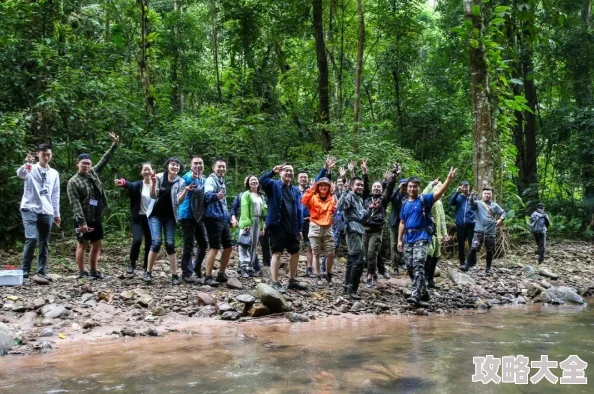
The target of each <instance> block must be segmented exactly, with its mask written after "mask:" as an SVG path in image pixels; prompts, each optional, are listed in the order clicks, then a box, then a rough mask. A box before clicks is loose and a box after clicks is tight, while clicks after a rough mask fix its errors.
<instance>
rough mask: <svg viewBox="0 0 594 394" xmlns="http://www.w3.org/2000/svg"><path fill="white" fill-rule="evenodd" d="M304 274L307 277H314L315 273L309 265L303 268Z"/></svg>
mask: <svg viewBox="0 0 594 394" xmlns="http://www.w3.org/2000/svg"><path fill="white" fill-rule="evenodd" d="M305 276H307V277H308V278H315V277H316V275H315V274H314V273H313V269H312V268H311V267H307V268H306V269H305Z"/></svg>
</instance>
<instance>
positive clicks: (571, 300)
mask: <svg viewBox="0 0 594 394" xmlns="http://www.w3.org/2000/svg"><path fill="white" fill-rule="evenodd" d="M546 292H547V295H548V296H549V297H550V298H551V303H552V304H566V303H567V304H579V305H581V304H585V303H586V301H584V299H583V298H582V296H580V295H579V294H578V293H577V292H576V291H575V290H574V289H573V288H571V287H569V286H557V287H551V288H550V289H547V290H546Z"/></svg>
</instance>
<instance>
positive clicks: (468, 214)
mask: <svg viewBox="0 0 594 394" xmlns="http://www.w3.org/2000/svg"><path fill="white" fill-rule="evenodd" d="M468 187H469V184H468V181H462V182H460V186H458V190H456V192H455V193H454V194H453V195H452V197H450V205H453V206H455V207H456V238H457V239H458V261H460V266H463V265H464V261H465V258H466V255H465V253H464V246H465V244H466V241H468V248H469V249H470V245H472V237H473V235H474V223H475V220H474V211H473V210H472V206H471V202H470V194H469V193H468Z"/></svg>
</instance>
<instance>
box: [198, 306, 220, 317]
mask: <svg viewBox="0 0 594 394" xmlns="http://www.w3.org/2000/svg"><path fill="white" fill-rule="evenodd" d="M216 314H217V308H216V307H215V306H212V305H206V306H205V307H203V308H202V309H200V310H199V311H198V313H196V315H195V316H197V317H211V316H214V315H216Z"/></svg>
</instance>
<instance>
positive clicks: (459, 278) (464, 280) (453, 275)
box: [448, 268, 476, 285]
mask: <svg viewBox="0 0 594 394" xmlns="http://www.w3.org/2000/svg"><path fill="white" fill-rule="evenodd" d="M448 276H449V277H450V279H451V280H452V281H453V282H454V283H455V284H457V285H475V284H476V282H475V281H474V279H472V278H471V277H470V276H469V275H466V274H464V273H462V272H460V271H458V270H457V269H455V268H452V269H450V270H449V271H448Z"/></svg>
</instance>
